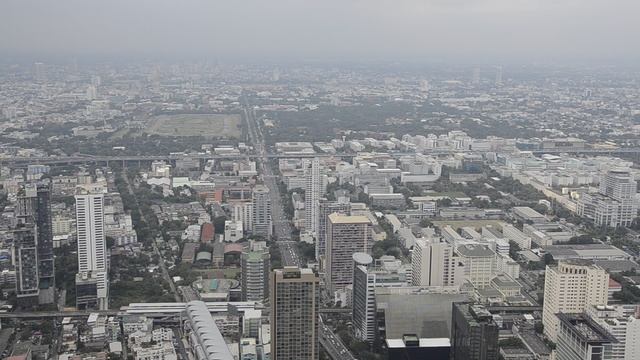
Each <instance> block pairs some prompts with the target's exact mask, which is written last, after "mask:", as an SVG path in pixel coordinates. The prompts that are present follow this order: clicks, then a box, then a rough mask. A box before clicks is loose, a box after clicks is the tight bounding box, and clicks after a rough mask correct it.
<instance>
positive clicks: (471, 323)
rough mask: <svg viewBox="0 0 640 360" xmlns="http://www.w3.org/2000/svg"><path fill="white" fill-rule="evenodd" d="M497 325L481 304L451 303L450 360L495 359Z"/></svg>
mask: <svg viewBox="0 0 640 360" xmlns="http://www.w3.org/2000/svg"><path fill="white" fill-rule="evenodd" d="M498 331H499V327H498V325H497V324H496V322H495V321H494V320H493V316H492V315H491V313H490V312H489V311H488V310H487V309H486V308H485V307H484V306H481V305H473V304H470V303H454V304H453V320H452V321H451V356H450V359H452V360H469V359H474V360H476V359H477V360H497V359H498V356H499V346H498Z"/></svg>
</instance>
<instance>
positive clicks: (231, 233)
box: [224, 220, 244, 242]
mask: <svg viewBox="0 0 640 360" xmlns="http://www.w3.org/2000/svg"><path fill="white" fill-rule="evenodd" d="M243 233H244V232H243V230H242V222H240V221H230V220H226V221H225V222H224V241H231V242H236V241H239V240H241V239H242V237H243Z"/></svg>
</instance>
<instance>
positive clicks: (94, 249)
mask: <svg viewBox="0 0 640 360" xmlns="http://www.w3.org/2000/svg"><path fill="white" fill-rule="evenodd" d="M75 199H76V228H77V230H76V233H77V239H78V274H77V275H76V293H77V294H78V296H77V299H76V305H77V306H78V308H87V307H97V308H99V309H100V310H105V309H107V308H108V306H109V277H108V268H107V246H106V239H105V228H104V194H95V193H88V192H86V191H85V192H81V193H79V194H77V195H76V196H75Z"/></svg>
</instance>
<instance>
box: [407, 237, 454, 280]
mask: <svg viewBox="0 0 640 360" xmlns="http://www.w3.org/2000/svg"><path fill="white" fill-rule="evenodd" d="M411 272H412V284H413V285H414V286H459V285H460V284H461V283H462V281H463V280H464V269H463V267H461V266H458V258H457V257H456V256H455V254H454V251H453V246H451V245H450V244H448V243H446V242H440V240H439V239H433V240H432V241H427V240H423V239H419V240H417V241H416V243H415V245H414V247H413V253H412V254H411Z"/></svg>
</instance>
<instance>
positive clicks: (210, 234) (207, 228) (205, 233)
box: [200, 222, 216, 242]
mask: <svg viewBox="0 0 640 360" xmlns="http://www.w3.org/2000/svg"><path fill="white" fill-rule="evenodd" d="M215 235H216V228H215V227H213V224H212V223H208V222H207V223H204V224H202V227H201V228H200V242H213V239H214V236H215Z"/></svg>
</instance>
